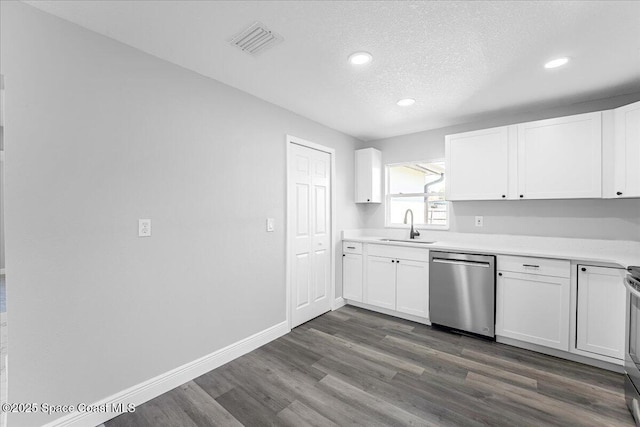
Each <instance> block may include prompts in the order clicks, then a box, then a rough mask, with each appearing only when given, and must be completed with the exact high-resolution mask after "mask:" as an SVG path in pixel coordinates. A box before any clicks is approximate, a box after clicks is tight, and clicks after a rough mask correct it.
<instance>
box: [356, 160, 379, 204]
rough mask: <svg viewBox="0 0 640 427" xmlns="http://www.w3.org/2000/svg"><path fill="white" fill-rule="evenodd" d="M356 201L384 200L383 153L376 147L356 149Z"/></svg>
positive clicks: (376, 201)
mask: <svg viewBox="0 0 640 427" xmlns="http://www.w3.org/2000/svg"><path fill="white" fill-rule="evenodd" d="M355 157H356V160H355V163H356V165H355V167H356V173H355V181H356V188H355V191H356V203H380V202H381V201H382V153H381V152H380V151H379V150H376V149H375V148H364V149H362V150H356V155H355Z"/></svg>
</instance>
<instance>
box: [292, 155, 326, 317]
mask: <svg viewBox="0 0 640 427" xmlns="http://www.w3.org/2000/svg"><path fill="white" fill-rule="evenodd" d="M289 197H291V198H292V212H290V213H291V217H290V219H289V220H290V221H291V223H292V224H291V226H292V227H291V230H292V236H291V239H292V240H291V247H292V251H291V256H292V258H293V259H292V260H291V262H290V266H291V315H292V322H291V327H296V326H298V325H300V324H302V323H304V322H307V321H309V320H311V319H313V318H314V317H317V316H319V315H321V314H323V313H326V312H327V311H329V310H330V309H331V298H330V297H331V296H330V290H331V256H332V249H331V215H330V212H331V210H330V209H331V156H330V154H329V153H325V152H323V151H319V150H314V149H312V148H308V147H304V146H301V145H297V144H291V157H290V162H289Z"/></svg>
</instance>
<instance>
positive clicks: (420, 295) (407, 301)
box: [396, 259, 429, 318]
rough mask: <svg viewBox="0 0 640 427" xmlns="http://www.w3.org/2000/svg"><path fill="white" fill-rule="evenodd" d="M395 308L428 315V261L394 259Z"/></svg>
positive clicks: (424, 315) (418, 314)
mask: <svg viewBox="0 0 640 427" xmlns="http://www.w3.org/2000/svg"><path fill="white" fill-rule="evenodd" d="M396 310H397V311H400V312H402V313H407V314H413V315H414V316H420V317H426V318H428V317H429V263H427V262H418V261H407V260H404V259H400V260H397V261H396Z"/></svg>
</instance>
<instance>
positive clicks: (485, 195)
mask: <svg viewBox="0 0 640 427" xmlns="http://www.w3.org/2000/svg"><path fill="white" fill-rule="evenodd" d="M445 158H446V166H445V170H446V172H447V179H446V181H445V186H446V195H447V200H495V199H506V198H507V197H508V194H509V186H508V182H509V128H508V127H507V126H503V127H497V128H492V129H483V130H479V131H475V132H466V133H460V134H456V135H447V136H446V137H445Z"/></svg>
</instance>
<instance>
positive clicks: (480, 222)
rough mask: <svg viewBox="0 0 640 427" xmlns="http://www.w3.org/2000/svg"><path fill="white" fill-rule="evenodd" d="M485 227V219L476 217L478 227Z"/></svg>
mask: <svg viewBox="0 0 640 427" xmlns="http://www.w3.org/2000/svg"><path fill="white" fill-rule="evenodd" d="M483 226H484V217H482V216H477V217H476V227H483Z"/></svg>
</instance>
